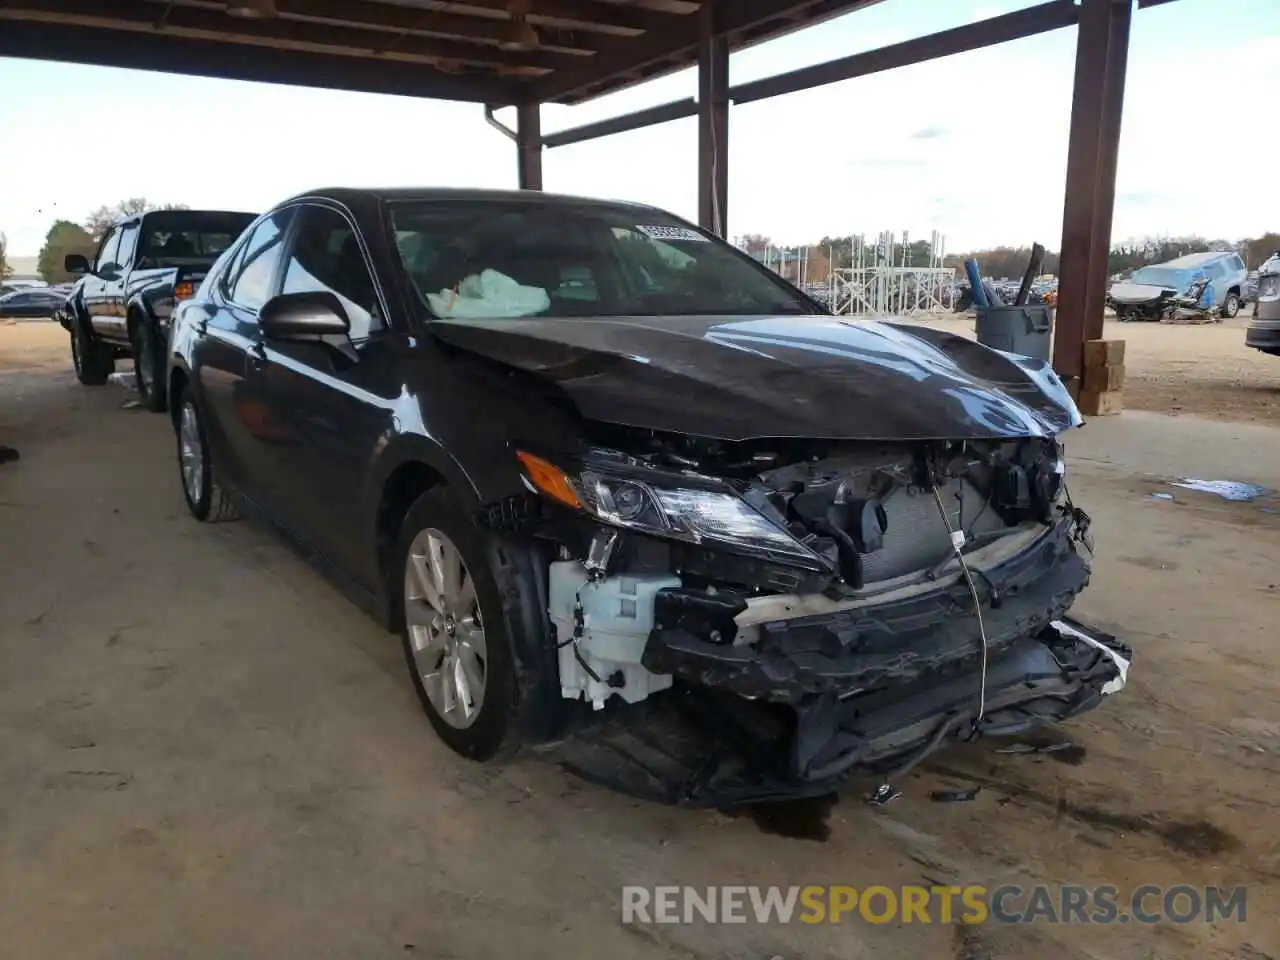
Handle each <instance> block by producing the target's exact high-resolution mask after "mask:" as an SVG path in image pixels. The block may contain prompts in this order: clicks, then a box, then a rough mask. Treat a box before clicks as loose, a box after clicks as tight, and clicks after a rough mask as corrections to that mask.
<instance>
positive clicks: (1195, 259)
mask: <svg viewBox="0 0 1280 960" xmlns="http://www.w3.org/2000/svg"><path fill="white" fill-rule="evenodd" d="M1234 255H1235V251H1234V250H1211V251H1210V252H1208V253H1188V254H1187V255H1186V256H1184V257H1178V258H1177V259H1174V260H1169V261H1167V262H1165V263H1162V264H1160V266H1162V267H1173V268H1174V269H1175V270H1185V269H1187V268H1188V267H1202V266H1204V265H1205V264H1206V263H1212V262H1213V261H1214V260H1221V259H1222V258H1223V257H1230V256H1234Z"/></svg>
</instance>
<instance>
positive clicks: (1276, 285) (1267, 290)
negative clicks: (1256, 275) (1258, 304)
mask: <svg viewBox="0 0 1280 960" xmlns="http://www.w3.org/2000/svg"><path fill="white" fill-rule="evenodd" d="M1277 293H1280V275H1277V274H1271V275H1269V276H1266V277H1263V278H1262V279H1261V280H1259V281H1258V296H1260V297H1274V296H1275V295H1276V294H1277Z"/></svg>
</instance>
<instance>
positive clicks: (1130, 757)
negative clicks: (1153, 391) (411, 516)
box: [0, 324, 1280, 960]
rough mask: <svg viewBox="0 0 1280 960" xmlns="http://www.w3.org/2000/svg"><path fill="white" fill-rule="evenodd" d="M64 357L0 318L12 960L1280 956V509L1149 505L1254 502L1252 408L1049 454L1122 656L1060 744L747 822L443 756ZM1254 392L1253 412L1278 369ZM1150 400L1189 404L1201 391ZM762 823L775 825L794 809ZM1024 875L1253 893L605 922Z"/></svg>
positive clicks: (323, 587)
mask: <svg viewBox="0 0 1280 960" xmlns="http://www.w3.org/2000/svg"><path fill="white" fill-rule="evenodd" d="M1123 332H1124V334H1125V335H1126V336H1129V337H1130V338H1131V340H1132V342H1134V343H1148V342H1149V340H1150V338H1154V337H1157V336H1159V335H1163V334H1169V335H1170V336H1172V337H1181V338H1186V339H1188V341H1190V340H1191V339H1193V338H1194V339H1195V342H1197V343H1220V342H1221V343H1225V342H1226V341H1227V340H1228V339H1230V338H1231V337H1232V336H1236V331H1228V330H1223V329H1221V328H1204V329H1190V330H1165V329H1158V328H1154V327H1153V328H1150V329H1141V330H1139V329H1138V328H1132V329H1131V328H1128V327H1126V329H1125V330H1124V331H1123ZM1237 339H1238V337H1237ZM1242 349H1243V348H1241V350H1242ZM1144 350H1145V348H1144ZM1144 350H1131V353H1130V357H1131V361H1132V360H1133V359H1134V358H1135V357H1142V356H1150V355H1154V353H1155V351H1145V352H1144ZM1220 352H1221V354H1222V356H1224V357H1225V356H1227V355H1228V354H1229V353H1230V351H1229V350H1227V349H1226V348H1225V347H1224V348H1223V349H1222V350H1221V351H1220ZM67 356H68V354H67V347H66V336H65V334H63V333H62V332H61V330H59V329H58V328H57V327H55V326H53V325H43V324H23V325H17V326H8V327H6V326H0V443H7V444H11V445H13V446H15V447H17V448H18V449H19V450H20V451H21V454H22V459H21V460H19V461H17V462H15V463H9V464H4V465H0V944H4V946H3V947H2V948H0V954H3V955H4V956H12V957H15V958H45V957H49V958H67V957H74V958H130V960H133V958H150V957H155V958H170V957H197V958H204V957H209V958H226V957H272V958H294V957H297V958H308V960H311V958H322V957H335V958H337V957H342V958H357V957H358V958H362V960H363V958H376V957H405V956H415V955H417V956H430V957H433V958H453V957H456V958H473V957H484V958H488V957H496V956H507V955H518V956H522V957H530V958H544V957H545V958H556V960H576V958H588V957H590V958H593V960H594V958H598V957H610V958H617V960H629V958H637V960H638V958H672V960H709V958H729V957H734V958H751V960H755V958H760V960H768V958H774V957H776V958H788V960H790V958H799V957H804V958H844V960H851V958H864V957H865V958H871V957H875V958H877V960H895V958H902V960H908V958H910V960H918V958H922V957H925V958H934V957H939V958H954V960H994V958H1010V960H1012V958H1026V957H1029V956H1042V957H1047V958H1053V960H1084V958H1093V960H1127V958H1135V960H1157V958H1160V960H1164V958H1183V957H1189V958H1205V960H1208V958H1218V960H1225V958H1232V960H1266V958H1268V957H1272V958H1275V957H1280V920H1278V919H1277V917H1278V916H1280V913H1278V912H1277V907H1278V906H1280V900H1278V898H1277V894H1280V817H1278V816H1277V815H1276V792H1277V788H1278V787H1280V701H1278V700H1277V697H1276V677H1277V675H1278V673H1277V671H1280V645H1277V643H1276V631H1275V622H1276V619H1277V615H1278V614H1280V587H1278V583H1280V574H1278V573H1277V571H1280V501H1278V500H1277V499H1276V498H1275V497H1270V496H1264V497H1262V498H1260V499H1258V500H1256V501H1254V502H1252V503H1227V502H1224V501H1222V500H1219V499H1217V498H1216V497H1213V496H1210V495H1204V494H1197V493H1193V492H1189V491H1185V490H1182V489H1180V488H1177V487H1173V486H1170V485H1169V484H1168V481H1169V480H1171V479H1174V478H1178V477H1186V476H1200V477H1203V478H1208V479H1232V480H1242V481H1252V482H1257V483H1261V484H1264V485H1266V486H1269V487H1276V486H1280V482H1277V481H1278V479H1280V429H1277V428H1276V425H1275V424H1274V423H1273V425H1271V426H1264V425H1261V424H1224V423H1220V422H1214V421H1211V420H1204V419H1199V418H1195V417H1191V416H1187V415H1184V416H1181V417H1177V418H1170V417H1167V416H1162V415H1157V414H1152V413H1143V412H1133V413H1126V414H1125V415H1124V416H1122V417H1119V418H1109V419H1105V420H1096V421H1094V422H1091V423H1089V424H1088V425H1087V426H1086V427H1085V428H1084V429H1082V430H1081V431H1079V433H1078V434H1077V435H1075V436H1073V437H1072V438H1071V439H1070V441H1069V445H1068V452H1069V454H1070V456H1071V466H1070V468H1069V473H1068V478H1069V482H1070V488H1071V493H1072V495H1073V496H1074V498H1075V499H1076V501H1077V502H1078V503H1080V504H1081V505H1082V506H1084V507H1085V508H1086V509H1087V510H1089V511H1090V512H1091V513H1092V515H1093V516H1094V518H1095V531H1096V535H1097V543H1098V555H1097V558H1096V564H1095V575H1094V579H1093V584H1092V586H1091V587H1090V588H1089V589H1088V590H1087V591H1086V592H1085V594H1084V596H1083V598H1082V600H1081V602H1080V604H1079V605H1078V607H1077V610H1076V612H1077V614H1079V615H1080V616H1082V617H1083V618H1085V619H1089V620H1092V621H1094V622H1096V623H1098V624H1099V625H1100V626H1102V627H1103V628H1105V629H1108V630H1110V631H1112V632H1114V633H1116V634H1117V635H1120V636H1123V637H1125V638H1126V639H1128V640H1129V641H1131V643H1132V644H1133V646H1134V648H1135V651H1136V655H1135V662H1134V666H1133V669H1132V673H1131V682H1130V684H1129V687H1128V689H1127V690H1125V691H1124V692H1123V693H1122V694H1120V695H1119V696H1117V697H1115V698H1114V699H1113V700H1112V701H1111V702H1109V703H1106V704H1104V705H1103V707H1102V708H1100V709H1099V710H1097V711H1095V712H1094V713H1092V714H1090V715H1088V716H1087V717H1085V718H1082V719H1081V720H1078V721H1076V722H1073V723H1072V724H1070V725H1069V726H1067V727H1064V729H1063V730H1062V734H1063V735H1064V736H1065V737H1067V738H1069V739H1070V741H1071V743H1072V747H1071V748H1070V749H1067V750H1062V751H1060V752H1057V753H1047V754H1041V755H1035V756H1025V755H1023V756H1019V755H1009V754H1000V753H996V752H995V745H994V744H989V743H988V744H978V745H975V746H972V747H967V748H963V749H960V750H955V751H952V752H950V753H948V754H946V755H945V756H943V757H942V758H940V759H938V760H937V761H936V762H933V763H930V764H928V765H927V766H926V767H925V769H922V770H920V771H918V772H916V773H914V774H913V775H911V776H910V777H908V778H906V779H905V780H904V781H902V782H901V783H898V784H896V786H897V787H898V788H899V789H901V790H902V791H903V794H904V795H903V796H902V797H901V798H900V799H898V800H896V801H894V802H893V803H891V804H889V805H887V806H885V807H882V808H872V807H870V806H868V805H867V804H865V803H864V802H863V800H862V793H861V788H859V790H850V791H849V792H848V793H847V794H846V795H845V796H843V797H842V798H841V799H840V802H839V803H838V805H836V806H835V807H834V809H833V810H831V811H830V814H829V818H828V819H827V821H826V823H827V826H828V828H829V834H828V836H827V837H826V838H825V840H814V839H802V838H797V837H795V836H785V835H779V833H777V832H771V830H772V831H776V830H777V829H778V827H777V825H776V824H774V825H771V824H770V823H769V822H768V821H766V820H765V819H764V818H763V817H759V816H757V817H750V816H736V817H730V816H726V815H723V814H719V813H712V812H692V811H684V810H676V809H668V808H662V807H656V806H650V805H645V804H638V803H636V802H634V801H631V800H628V799H625V798H623V797H620V796H617V795H615V794H611V793H608V792H605V791H603V790H600V789H597V788H594V787H591V786H588V785H585V784H582V783H580V782H577V781H575V780H572V779H571V778H570V777H569V776H568V775H567V774H565V773H563V772H562V771H560V770H558V769H556V768H554V767H552V766H551V765H550V764H548V763H547V762H545V761H544V760H540V759H539V758H538V757H536V756H532V757H523V758H521V759H519V760H518V761H516V762H515V763H513V764H512V765H509V766H506V767H502V768H498V769H489V768H485V767H479V766H475V765H471V764H467V763H465V762H463V761H461V760H459V759H458V758H456V757H455V756H453V755H452V754H450V753H449V752H448V751H447V750H446V749H445V748H444V747H443V746H441V745H440V744H439V743H438V742H437V741H436V739H435V737H434V736H433V735H432V733H431V731H430V728H429V726H428V724H427V722H426V720H425V718H424V717H423V716H422V714H421V712H420V710H419V707H418V705H417V703H416V701H415V699H414V696H413V693H412V691H411V688H410V684H409V682H408V678H407V677H406V675H405V671H404V668H403V664H402V662H401V661H400V657H399V651H398V648H397V645H396V642H395V640H394V638H392V637H390V636H388V635H386V634H384V633H382V632H380V630H379V629H378V628H377V627H376V626H375V625H373V624H372V623H371V622H370V621H368V620H367V619H365V618H364V616H363V615H362V614H360V613H359V612H358V611H357V610H356V609H355V608H353V607H352V606H350V605H349V604H348V603H347V602H346V601H345V600H344V599H343V598H342V597H341V596H340V594H339V593H338V592H337V591H336V590H334V589H333V588H332V587H331V586H330V585H328V584H327V583H326V582H325V581H324V580H323V579H321V577H320V576H319V575H317V574H316V573H314V572H313V571H312V570H311V568H309V567H308V566H306V565H305V564H304V563H303V562H302V561H300V560H298V559H297V558H296V556H295V554H294V553H292V552H291V551H290V550H288V549H287V548H285V547H284V546H282V545H281V543H280V542H279V541H278V540H277V538H276V537H275V536H274V535H273V534H272V533H271V532H269V531H266V530H264V529H260V528H259V527H257V526H255V525H253V524H251V523H237V524H229V525H222V526H216V527H211V526H202V525H199V524H197V523H195V522H194V521H192V520H190V518H189V517H188V516H187V515H186V511H185V507H184V506H183V503H182V497H181V493H180V488H179V483H178V475H177V469H176V467H175V464H174V455H173V439H172V433H171V430H170V427H169V425H168V423H167V421H166V418H164V417H161V416H155V415H151V414H147V413H145V412H142V411H140V410H137V409H130V408H128V407H127V406H126V402H127V401H128V400H129V399H130V395H129V394H127V393H126V392H124V391H123V390H120V389H119V388H116V387H111V386H108V387H103V388H86V387H81V386H79V385H78V384H76V383H75V381H74V377H73V376H72V374H71V371H70V368H69V363H68V359H67ZM1168 358H1169V359H1168V364H1167V365H1166V366H1165V367H1164V368H1163V369H1165V370H1166V372H1167V373H1168V372H1172V371H1173V370H1176V369H1178V367H1177V366H1175V365H1173V363H1174V359H1175V358H1174V355H1173V354H1172V353H1170V354H1168ZM1144 362H1145V361H1144ZM1161 362H1163V361H1161ZM1223 362H1224V363H1228V361H1223ZM1230 362H1238V363H1242V364H1243V363H1244V358H1243V354H1242V355H1241V358H1238V359H1237V360H1236V361H1230ZM1138 366H1139V368H1141V365H1138ZM1191 366H1196V364H1192V365H1191ZM1263 366H1265V365H1263ZM1224 369H1225V368H1224ZM1241 369H1243V367H1241ZM1166 375H1167V374H1166ZM1197 376H1199V377H1201V378H1203V377H1204V376H1205V373H1204V370H1203V369H1199V368H1198V369H1197ZM1224 376H1225V375H1224ZM1131 377H1132V375H1131ZM1272 377H1273V379H1272V381H1271V384H1272V387H1271V389H1272V390H1273V391H1274V389H1275V386H1276V384H1277V383H1280V364H1278V365H1277V366H1276V367H1275V371H1274V374H1272ZM1138 382H1141V380H1139V381H1138ZM1167 389H1169V390H1170V392H1171V394H1176V395H1177V396H1179V397H1181V398H1184V402H1185V403H1186V408H1185V411H1184V412H1186V411H1189V410H1190V409H1192V408H1196V409H1198V407H1196V403H1197V401H1195V400H1193V399H1189V398H1190V397H1192V395H1193V394H1194V393H1195V391H1194V390H1192V389H1191V388H1190V387H1188V388H1186V389H1185V390H1184V389H1183V388H1181V387H1169V388H1167ZM1141 395H1142V394H1141V392H1139V396H1141ZM1272 402H1274V397H1273V400H1272ZM1218 412H1222V411H1221V410H1219V411H1218ZM1264 417H1265V407H1257V408H1254V409H1253V414H1252V418H1253V419H1257V420H1261V419H1264ZM1155 492H1160V493H1168V494H1171V495H1172V499H1161V498H1154V497H1152V496H1151V494H1152V493H1155ZM966 785H979V786H981V788H982V789H981V792H980V793H978V795H977V797H976V798H975V799H974V800H973V801H972V802H969V803H956V804H940V803H935V802H931V801H930V799H929V793H930V791H931V790H937V789H945V788H954V787H962V786H966ZM871 786H873V785H867V788H868V789H869V788H870V787H871ZM787 814H788V818H789V819H790V820H792V821H793V822H789V823H787V824H786V829H784V830H783V833H791V834H794V833H796V832H797V824H800V823H801V821H802V818H803V817H805V816H812V815H813V811H812V810H808V811H806V810H804V809H800V810H793V811H788V812H787ZM818 834H819V835H820V831H818ZM1037 882H1043V883H1059V882H1072V883H1080V884H1086V885H1090V886H1095V885H1098V884H1113V885H1115V886H1117V887H1119V888H1121V890H1122V891H1127V890H1129V889H1131V888H1132V887H1133V886H1135V885H1137V884H1142V883H1156V884H1164V885H1172V884H1176V883H1183V884H1192V885H1206V884H1217V885H1221V886H1227V887H1230V886H1234V885H1237V884H1243V885H1246V886H1247V887H1248V894H1247V897H1248V900H1247V917H1246V920H1245V922H1244V923H1234V922H1225V923H1219V924H1216V925H1212V926H1210V925H1206V924H1200V923H1195V924H1189V925H1185V926H1180V925H1175V924H1171V923H1165V924H1160V925H1156V926H1150V927H1148V926H1142V925H1137V924H1129V925H1113V926H1107V927H1099V926H1096V925H1093V926H1083V925H1078V924H1074V925H1059V926H1053V925H1044V924H1035V925H1020V926H1000V925H994V924H987V925H983V926H981V927H971V928H965V927H961V926H958V925H952V924H944V923H934V924H930V925H923V924H920V923H914V924H905V925H900V924H898V923H896V922H895V923H891V924H885V925H874V924H869V923H866V922H864V921H862V920H860V919H853V920H851V921H850V920H847V921H846V922H845V923H843V924H841V925H838V926H837V925H823V926H805V925H802V924H791V925H786V926H783V925H757V924H754V923H748V924H744V925H720V926H710V925H706V924H703V923H694V924H689V925H683V924H681V925H674V926H656V925H655V926H648V925H639V924H636V925H624V924H623V923H622V920H621V914H620V902H621V888H622V887H623V885H625V884H645V885H656V884H692V885H696V886H699V887H705V886H706V885H709V884H762V885H782V886H789V885H791V884H814V883H844V884H852V885H854V886H857V887H859V888H865V887H867V886H869V885H873V884H884V885H888V886H890V887H898V886H900V885H902V884H916V883H923V884H938V883H952V884H965V883H982V884H987V885H988V886H995V885H998V884H1004V883H1017V884H1022V885H1024V886H1027V885H1030V884H1032V883H1037ZM934 919H935V920H937V919H938V918H937V917H936V915H935V917H934Z"/></svg>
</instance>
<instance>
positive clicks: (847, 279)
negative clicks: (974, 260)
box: [829, 231, 956, 316]
mask: <svg viewBox="0 0 1280 960" xmlns="http://www.w3.org/2000/svg"><path fill="white" fill-rule="evenodd" d="M852 254H853V256H852V262H853V265H852V266H850V267H846V268H840V269H833V270H832V271H831V277H830V281H829V287H830V291H831V294H830V303H831V312H832V313H835V314H842V315H847V316H868V315H870V316H913V315H917V314H926V313H939V312H943V311H949V310H951V309H952V307H953V306H954V304H955V297H956V272H955V269H954V268H953V267H944V266H943V265H942V262H943V259H944V257H945V256H946V237H944V236H942V235H940V234H939V233H938V232H937V231H934V233H933V234H932V236H931V237H930V240H929V256H928V260H927V262H926V263H922V264H913V263H912V262H911V237H910V235H909V234H908V233H907V232H906V231H903V234H902V240H901V242H900V243H899V241H898V240H897V238H896V237H895V236H894V234H892V233H890V232H888V231H886V232H883V233H881V234H880V235H879V236H878V237H877V238H876V240H875V242H874V243H872V244H868V243H867V240H866V237H865V236H863V235H861V234H859V235H858V236H855V237H854V238H853V251H852Z"/></svg>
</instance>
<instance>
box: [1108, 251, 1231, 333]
mask: <svg viewBox="0 0 1280 960" xmlns="http://www.w3.org/2000/svg"><path fill="white" fill-rule="evenodd" d="M1247 274H1248V271H1247V270H1246V269H1245V265H1244V260H1243V259H1241V257H1240V255H1239V254H1238V253H1234V252H1232V251H1221V252H1211V253H1192V254H1188V255H1187V256H1185V257H1178V258H1177V259H1176V260H1170V261H1169V262H1168V263H1159V264H1154V265H1152V266H1149V267H1141V268H1139V269H1138V270H1135V271H1134V272H1133V275H1132V276H1130V277H1129V278H1128V279H1127V280H1121V281H1119V282H1117V283H1114V284H1112V285H1111V290H1110V291H1109V293H1108V295H1107V304H1108V306H1110V307H1111V308H1112V309H1113V310H1115V313H1116V319H1118V320H1149V321H1159V320H1167V319H1170V318H1171V317H1172V316H1174V315H1175V314H1176V313H1177V311H1178V310H1180V309H1183V308H1186V307H1187V305H1188V302H1187V299H1186V298H1188V297H1193V300H1192V301H1191V303H1192V305H1193V307H1194V308H1195V309H1199V310H1202V311H1212V312H1213V313H1214V314H1215V315H1216V316H1217V317H1219V318H1224V317H1225V318H1227V319H1230V318H1231V317H1234V316H1235V315H1236V314H1238V313H1239V312H1240V304H1241V303H1242V302H1243V295H1244V288H1245V278H1246V276H1247Z"/></svg>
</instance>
